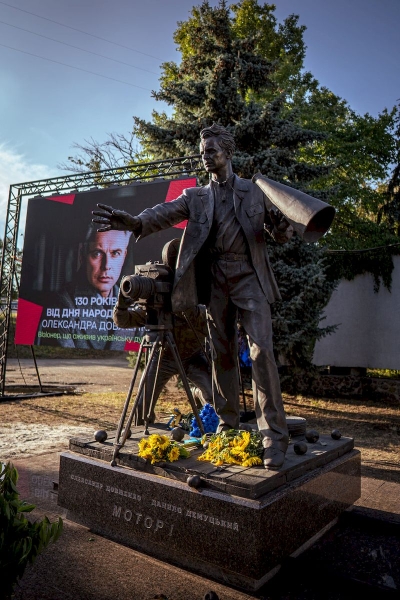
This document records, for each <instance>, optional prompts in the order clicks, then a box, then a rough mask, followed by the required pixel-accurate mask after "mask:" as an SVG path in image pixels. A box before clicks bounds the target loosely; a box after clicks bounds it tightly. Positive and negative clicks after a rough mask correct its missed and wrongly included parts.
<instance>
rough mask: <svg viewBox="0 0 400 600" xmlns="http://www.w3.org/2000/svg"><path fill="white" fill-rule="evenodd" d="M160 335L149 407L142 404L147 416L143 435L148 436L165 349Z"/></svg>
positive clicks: (145, 416)
mask: <svg viewBox="0 0 400 600" xmlns="http://www.w3.org/2000/svg"><path fill="white" fill-rule="evenodd" d="M161 335H162V338H161V348H160V351H159V353H158V357H157V368H156V372H155V375H154V381H153V389H152V391H151V400H150V404H149V406H148V407H147V406H146V405H145V402H144V406H145V408H146V410H147V414H145V415H144V425H145V431H144V433H145V435H149V420H150V416H151V414H152V411H153V410H154V406H155V403H156V400H157V398H156V397H155V395H156V388H157V379H158V374H159V372H160V364H161V360H162V357H163V354H164V349H165V337H164V334H163V333H162V334H161ZM149 369H150V367H149ZM144 400H145V398H144V397H143V401H144Z"/></svg>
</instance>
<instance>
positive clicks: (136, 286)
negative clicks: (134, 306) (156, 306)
mask: <svg viewBox="0 0 400 600" xmlns="http://www.w3.org/2000/svg"><path fill="white" fill-rule="evenodd" d="M121 291H122V293H123V295H124V296H125V297H126V298H130V299H131V300H133V301H136V300H139V298H141V299H143V300H147V298H150V296H151V295H152V294H154V292H155V283H154V280H153V279H151V278H150V277H143V276H142V275H127V276H126V277H124V278H123V280H122V281H121Z"/></svg>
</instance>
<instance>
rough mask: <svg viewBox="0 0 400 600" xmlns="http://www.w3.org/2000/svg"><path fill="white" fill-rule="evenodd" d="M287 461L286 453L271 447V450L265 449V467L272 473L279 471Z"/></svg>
mask: <svg viewBox="0 0 400 600" xmlns="http://www.w3.org/2000/svg"><path fill="white" fill-rule="evenodd" d="M284 461H285V453H284V452H283V450H279V448H274V446H270V447H269V448H265V449H264V453H263V463H264V467H265V468H266V469H268V470H270V471H274V470H276V469H279V468H280V467H281V466H282V465H283V463H284Z"/></svg>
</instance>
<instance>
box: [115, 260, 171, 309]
mask: <svg viewBox="0 0 400 600" xmlns="http://www.w3.org/2000/svg"><path fill="white" fill-rule="evenodd" d="M173 276H174V273H173V270H172V269H171V267H169V266H168V265H165V264H162V263H158V262H148V263H146V264H145V265H137V266H136V267H135V273H134V274H133V275H126V276H125V277H123V279H122V281H121V285H120V289H121V293H122V294H123V296H125V298H128V299H130V300H131V301H132V302H137V303H138V304H142V305H144V307H145V308H146V310H147V312H148V313H149V314H150V313H151V311H159V310H160V309H163V311H164V312H170V311H171V291H172V282H173Z"/></svg>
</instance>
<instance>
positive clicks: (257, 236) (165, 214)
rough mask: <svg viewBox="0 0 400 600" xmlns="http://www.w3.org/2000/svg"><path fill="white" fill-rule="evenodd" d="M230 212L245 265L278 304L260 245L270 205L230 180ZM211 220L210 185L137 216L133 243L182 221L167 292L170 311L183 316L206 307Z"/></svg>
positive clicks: (250, 186) (244, 182)
mask: <svg viewBox="0 0 400 600" xmlns="http://www.w3.org/2000/svg"><path fill="white" fill-rule="evenodd" d="M233 188H234V194H233V198H234V206H235V212H236V218H237V220H238V221H239V223H240V225H241V227H242V229H243V232H244V235H245V238H246V240H247V244H248V248H249V252H250V259H251V262H252V265H253V268H254V270H255V272H256V274H257V278H258V281H259V283H260V286H261V289H262V290H263V292H264V294H265V296H266V298H267V300H268V302H270V303H272V302H274V301H275V300H278V299H280V298H281V296H280V293H279V290H278V285H277V283H276V280H275V277H274V274H273V272H272V269H271V266H270V262H269V258H268V253H267V248H266V244H265V239H264V234H265V229H264V224H265V223H267V222H270V221H269V211H270V210H271V208H272V204H271V202H270V201H269V199H268V198H267V197H266V196H265V195H264V193H263V192H262V191H261V189H260V188H259V187H258V186H256V185H255V184H254V183H252V182H251V181H250V180H248V179H241V178H239V177H237V176H236V175H235V178H234V183H233ZM213 216H214V192H213V189H212V187H211V185H210V184H208V185H206V186H203V187H198V188H189V189H185V190H184V191H183V193H182V195H181V196H179V198H177V199H176V200H173V201H172V202H166V203H164V204H158V205H156V206H154V207H153V208H147V209H146V210H144V211H143V212H142V213H140V214H139V215H138V217H139V218H140V220H141V231H140V233H139V234H138V235H137V240H140V239H141V238H143V237H145V236H147V235H150V234H152V233H155V232H157V231H160V230H162V229H167V228H169V227H172V226H173V225H176V224H178V223H180V222H181V221H184V220H185V219H187V220H188V223H187V226H186V228H185V231H184V234H183V238H182V242H181V246H180V251H179V256H178V261H177V267H176V271H175V278H174V284H173V291H172V310H173V311H174V312H177V311H183V310H186V309H188V308H190V307H193V306H195V305H197V304H208V301H209V297H210V283H211V261H212V260H213V256H212V252H211V251H210V248H209V244H208V237H209V234H210V230H211V226H212V222H213Z"/></svg>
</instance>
